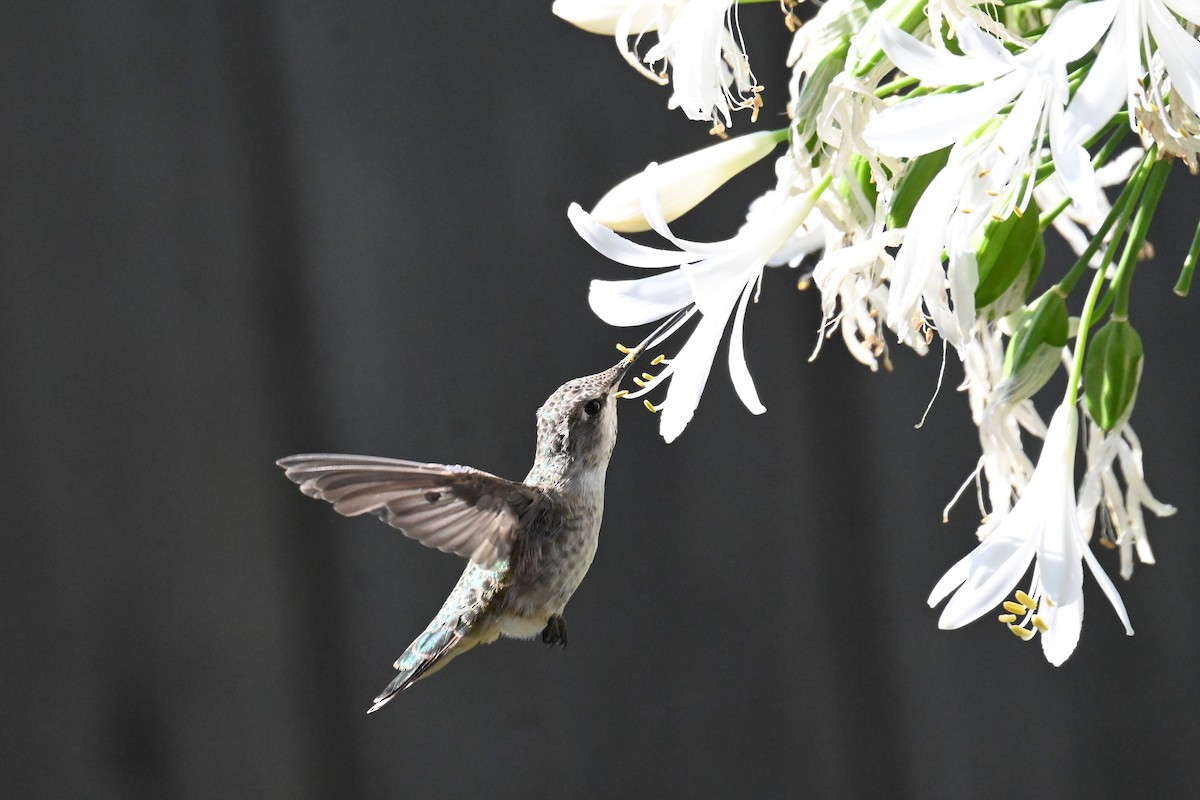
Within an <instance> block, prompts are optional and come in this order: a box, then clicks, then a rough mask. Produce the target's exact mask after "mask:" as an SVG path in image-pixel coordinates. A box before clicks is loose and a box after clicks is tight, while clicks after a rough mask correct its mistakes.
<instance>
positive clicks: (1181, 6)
mask: <svg viewBox="0 0 1200 800" xmlns="http://www.w3.org/2000/svg"><path fill="white" fill-rule="evenodd" d="M1166 6H1167V8H1169V9H1171V10H1172V11H1174V12H1175V13H1176V14H1178V15H1179V16H1181V17H1183V18H1184V19H1186V20H1188V21H1189V22H1195V23H1197V24H1200V0H1166Z"/></svg>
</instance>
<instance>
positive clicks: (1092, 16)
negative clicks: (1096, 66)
mask: <svg viewBox="0 0 1200 800" xmlns="http://www.w3.org/2000/svg"><path fill="white" fill-rule="evenodd" d="M1113 13H1114V9H1113V8H1112V7H1110V6H1106V5H1105V4H1104V3H1097V2H1089V3H1076V4H1074V5H1070V6H1068V7H1067V8H1064V9H1063V10H1062V11H1060V12H1059V13H1058V16H1057V17H1055V18H1054V22H1053V24H1051V26H1050V29H1049V30H1048V31H1046V35H1045V36H1043V37H1042V39H1041V41H1040V42H1038V45H1040V46H1041V47H1042V48H1043V49H1045V50H1047V51H1050V52H1052V53H1053V55H1054V59H1055V60H1056V61H1058V62H1059V63H1060V64H1064V65H1065V64H1067V63H1069V62H1071V61H1075V60H1076V59H1078V58H1082V57H1083V55H1084V54H1085V53H1087V52H1088V51H1089V50H1091V49H1092V48H1093V47H1095V46H1096V42H1098V41H1100V37H1101V36H1103V35H1104V31H1105V30H1107V29H1108V26H1109V24H1110V23H1111V21H1112V17H1113Z"/></svg>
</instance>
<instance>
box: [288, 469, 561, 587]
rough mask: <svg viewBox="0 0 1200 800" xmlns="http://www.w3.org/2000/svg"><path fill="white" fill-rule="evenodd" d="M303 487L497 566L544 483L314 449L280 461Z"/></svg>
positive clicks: (353, 512)
mask: <svg viewBox="0 0 1200 800" xmlns="http://www.w3.org/2000/svg"><path fill="white" fill-rule="evenodd" d="M276 463H278V464H279V466H281V467H283V469H284V474H286V475H287V477H288V478H290V479H291V480H293V481H295V482H296V483H297V484H299V485H300V491H302V492H304V494H306V495H308V496H309V497H315V498H318V499H321V500H325V501H327V502H329V503H332V504H333V508H334V510H335V511H337V512H338V513H339V514H343V515H345V516H348V517H354V516H358V515H360V514H368V513H374V514H378V515H379V516H380V518H382V519H383V520H384V521H385V522H386V523H387V524H389V525H391V526H392V527H393V528H397V529H398V530H400V532H401V533H403V534H404V535H405V536H409V537H411V538H413V539H416V540H417V541H419V542H421V543H422V544H424V545H427V546H429V547H435V548H437V549H438V550H443V551H446V552H449V553H455V554H457V555H460V556H463V557H464V558H469V559H470V560H471V561H473V562H474V563H475V564H478V565H479V566H481V567H485V568H491V567H492V566H493V565H494V564H495V563H496V562H497V561H499V560H500V559H502V558H505V557H507V556H508V554H509V553H510V552H512V543H513V539H514V538H515V537H516V533H517V530H518V522H519V520H520V518H521V514H522V513H524V511H525V509H526V508H528V507H529V505H530V503H532V502H533V500H534V499H535V498H536V497H537V494H538V490H537V489H534V488H532V487H529V486H526V485H524V484H521V483H514V482H512V481H507V480H504V479H503V478H499V477H497V476H495V475H492V474H490V473H487V472H482V471H480V470H477V469H472V468H471V467H462V466H458V465H448V464H424V463H420V462H417V461H402V460H400V459H392V458H378V457H375V456H351V455H338V454H330V453H310V454H305V455H296V456H288V457H287V458H281V459H280V460H279V461H278V462H276Z"/></svg>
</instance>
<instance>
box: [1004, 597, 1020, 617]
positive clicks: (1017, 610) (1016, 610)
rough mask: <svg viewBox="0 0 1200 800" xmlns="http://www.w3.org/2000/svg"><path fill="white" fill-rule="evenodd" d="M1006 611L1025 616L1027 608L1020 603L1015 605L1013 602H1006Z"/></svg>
mask: <svg viewBox="0 0 1200 800" xmlns="http://www.w3.org/2000/svg"><path fill="white" fill-rule="evenodd" d="M1004 610H1005V611H1011V612H1012V613H1013V614H1024V613H1025V606H1023V605H1021V604H1020V603H1014V602H1013V601H1012V600H1005V601H1004Z"/></svg>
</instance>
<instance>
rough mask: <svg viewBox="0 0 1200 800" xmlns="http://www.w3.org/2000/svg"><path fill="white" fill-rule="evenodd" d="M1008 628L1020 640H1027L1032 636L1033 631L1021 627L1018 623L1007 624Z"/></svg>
mask: <svg viewBox="0 0 1200 800" xmlns="http://www.w3.org/2000/svg"><path fill="white" fill-rule="evenodd" d="M1008 629H1009V630H1010V631H1012V632H1013V636H1016V637H1017V638H1018V639H1021V640H1022V641H1026V642H1028V641H1029V640H1030V639H1032V638H1033V631H1031V630H1029V628H1022V627H1021V626H1020V625H1009V626H1008Z"/></svg>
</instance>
